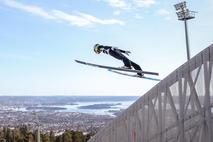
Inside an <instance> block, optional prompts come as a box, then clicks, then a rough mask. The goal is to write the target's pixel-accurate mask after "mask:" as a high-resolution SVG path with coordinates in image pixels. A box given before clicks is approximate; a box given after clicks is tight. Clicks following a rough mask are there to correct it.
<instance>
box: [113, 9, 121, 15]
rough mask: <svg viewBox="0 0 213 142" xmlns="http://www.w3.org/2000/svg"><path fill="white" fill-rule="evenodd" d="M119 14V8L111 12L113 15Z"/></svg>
mask: <svg viewBox="0 0 213 142" xmlns="http://www.w3.org/2000/svg"><path fill="white" fill-rule="evenodd" d="M120 14H121V11H120V10H116V11H114V12H113V15H120Z"/></svg>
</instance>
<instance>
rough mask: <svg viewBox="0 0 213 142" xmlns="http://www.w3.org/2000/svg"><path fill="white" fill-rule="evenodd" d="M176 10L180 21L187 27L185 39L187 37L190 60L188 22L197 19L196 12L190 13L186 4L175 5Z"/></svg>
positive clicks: (188, 57)
mask: <svg viewBox="0 0 213 142" xmlns="http://www.w3.org/2000/svg"><path fill="white" fill-rule="evenodd" d="M174 7H175V9H176V14H177V16H178V20H180V21H184V26H185V37H186V51H187V59H188V60H190V50H189V37H188V28H187V20H190V19H193V18H195V13H196V12H195V11H190V10H189V9H188V8H187V7H186V2H185V1H184V2H181V3H178V4H175V5H174Z"/></svg>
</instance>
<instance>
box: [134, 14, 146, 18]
mask: <svg viewBox="0 0 213 142" xmlns="http://www.w3.org/2000/svg"><path fill="white" fill-rule="evenodd" d="M134 17H135V18H136V19H143V18H144V17H143V16H141V15H140V14H135V16H134Z"/></svg>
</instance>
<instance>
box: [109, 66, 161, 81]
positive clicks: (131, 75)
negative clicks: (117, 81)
mask: <svg viewBox="0 0 213 142" xmlns="http://www.w3.org/2000/svg"><path fill="white" fill-rule="evenodd" d="M108 71H110V72H113V73H117V74H120V75H125V76H129V77H137V78H142V79H148V80H153V81H161V80H160V79H157V78H152V77H146V76H139V75H133V74H128V73H122V72H119V71H114V70H111V69H108Z"/></svg>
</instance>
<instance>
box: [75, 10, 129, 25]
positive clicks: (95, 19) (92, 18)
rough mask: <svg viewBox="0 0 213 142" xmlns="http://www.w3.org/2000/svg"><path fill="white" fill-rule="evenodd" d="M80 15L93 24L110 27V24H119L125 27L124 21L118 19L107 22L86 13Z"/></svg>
mask: <svg viewBox="0 0 213 142" xmlns="http://www.w3.org/2000/svg"><path fill="white" fill-rule="evenodd" d="M79 15H80V16H81V17H83V18H85V19H87V20H88V21H90V22H92V23H97V24H103V25H108V24H119V25H124V24H125V23H124V22H123V21H120V20H116V19H107V20H102V19H98V18H96V17H94V16H92V15H89V14H84V13H79Z"/></svg>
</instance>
